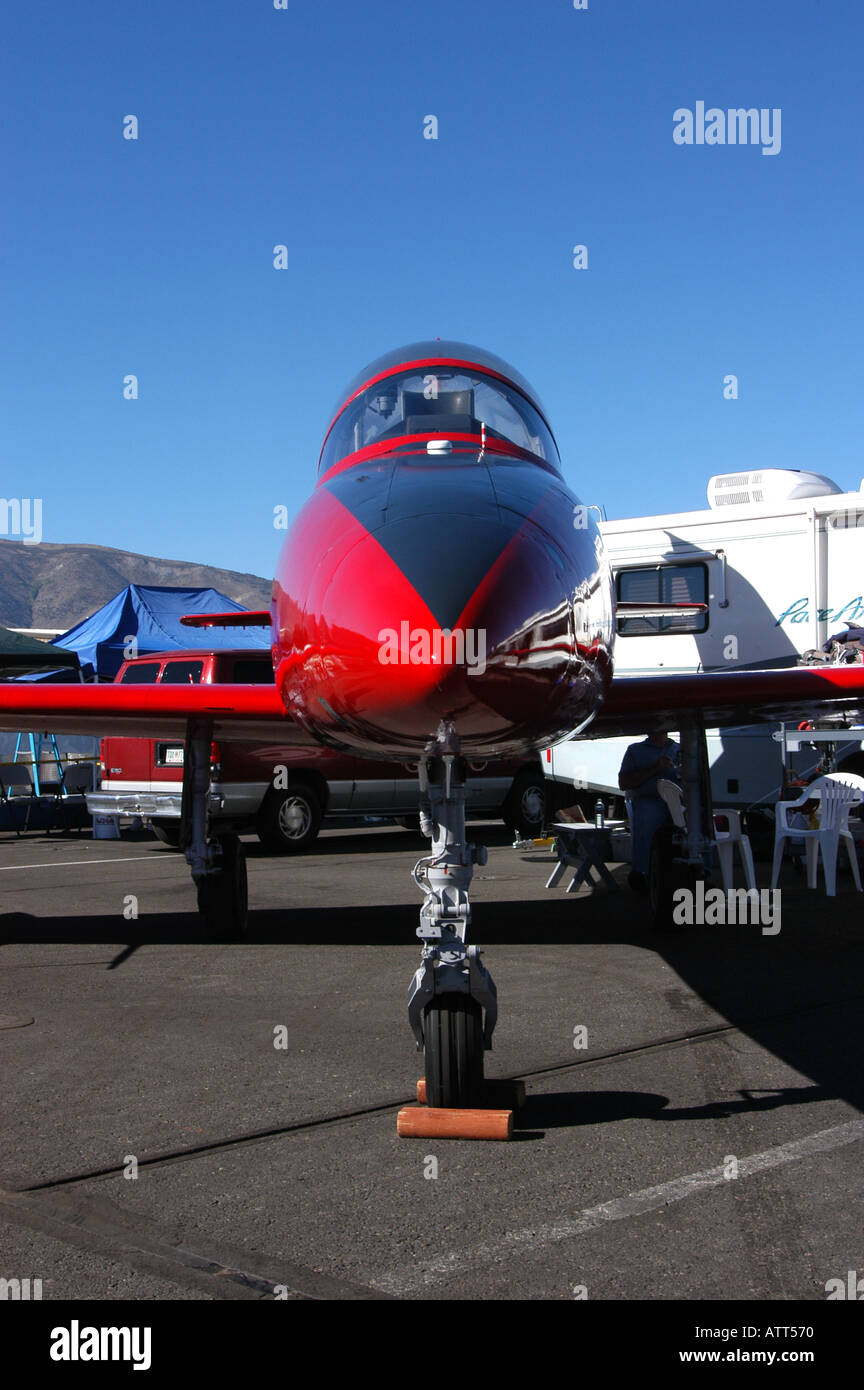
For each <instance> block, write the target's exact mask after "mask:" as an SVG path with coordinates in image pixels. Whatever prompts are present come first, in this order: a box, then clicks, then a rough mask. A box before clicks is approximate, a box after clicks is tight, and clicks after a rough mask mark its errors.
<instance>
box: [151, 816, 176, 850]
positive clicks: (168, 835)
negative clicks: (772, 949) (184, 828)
mask: <svg viewBox="0 0 864 1390" xmlns="http://www.w3.org/2000/svg"><path fill="white" fill-rule="evenodd" d="M150 829H151V830H152V831H153V834H154V835H155V836H156V839H157V840H161V842H162V844H163V845H170V847H171V849H179V848H180V822H179V820H178V821H175V820H151V822H150Z"/></svg>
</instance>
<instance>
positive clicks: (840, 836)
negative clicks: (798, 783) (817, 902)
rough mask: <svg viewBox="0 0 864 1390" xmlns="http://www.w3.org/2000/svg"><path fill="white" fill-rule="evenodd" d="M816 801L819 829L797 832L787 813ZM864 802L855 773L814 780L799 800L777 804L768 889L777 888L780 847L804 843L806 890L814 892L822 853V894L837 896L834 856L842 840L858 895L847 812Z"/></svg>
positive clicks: (862, 785)
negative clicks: (786, 843)
mask: <svg viewBox="0 0 864 1390" xmlns="http://www.w3.org/2000/svg"><path fill="white" fill-rule="evenodd" d="M816 799H818V801H819V827H818V829H816V830H799V829H798V828H797V826H794V825H790V824H789V813H790V811H799V810H800V809H801V807H802V806H804V805H805V804H806V803H807V802H808V801H811V800H816ZM862 801H864V777H859V776H858V775H857V773H854V772H829V773H828V774H827V776H825V777H817V779H816V781H815V782H811V783H810V785H809V787H805V789H804V791H803V792H802V793H801V795H800V796H799V797H798V799H797V801H778V802H777V805H776V807H775V808H774V809H775V813H776V817H777V820H776V824H775V828H774V864H773V867H772V870H771V887H772V888H776V887H777V880H778V878H779V877H780V865H781V863H782V862H783V847H784V844H785V842H786V840H803V841H804V843H805V845H806V847H807V887H808V888H815V887H816V879H817V876H818V872H819V851H820V850H821V851H822V869H823V871H824V874H825V892H826V894H827V896H828V897H829V898H834V897H836V896H837V855H838V852H839V849H840V841H841V840H842V841H843V843H844V845H845V846H846V853H847V854H848V856H849V864H850V867H851V869H852V877H853V879H854V880H855V887H856V888H857V889H858V892H859V893H860V892H861V875H860V873H859V871H858V855H857V852H856V849H855V840H854V838H853V836H852V832H851V830H850V829H849V812H850V811H851V810H852V808H853V807H854V806H860V804H861V802H862Z"/></svg>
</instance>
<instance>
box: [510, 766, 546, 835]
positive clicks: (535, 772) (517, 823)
mask: <svg viewBox="0 0 864 1390" xmlns="http://www.w3.org/2000/svg"><path fill="white" fill-rule="evenodd" d="M501 819H502V820H503V821H504V824H505V825H506V826H507V829H508V830H510V831H512V832H514V833H516V832H518V834H519V835H521V836H522V837H523V838H525V839H530V838H532V837H534V836H537V835H540V834H541V833H542V831H543V827H544V825H545V823H546V778H545V777H544V776H543V773H542V771H541V769H540V768H539V767H538V768H536V769H535V768H526V770H525V771H524V772H520V773H519V774H518V776H517V777H514V779H513V785H512V787H511V788H510V791H509V792H508V794H507V800H506V801H505V802H504V806H503V809H502V812H501Z"/></svg>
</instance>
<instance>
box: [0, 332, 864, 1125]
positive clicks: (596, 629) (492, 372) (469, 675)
mask: <svg viewBox="0 0 864 1390" xmlns="http://www.w3.org/2000/svg"><path fill="white" fill-rule="evenodd" d="M318 473H319V476H318V480H317V484H316V487H315V489H314V491H313V493H312V496H311V497H310V499H309V501H308V502H307V504H306V505H305V506H304V507H303V509H302V510H301V512H300V513H299V515H298V517H297V519H296V521H295V523H294V525H293V527H292V528H291V530H290V531H289V532H288V534H287V536H286V539H285V542H284V546H283V549H282V554H281V557H280V559H279V562H278V566H277V570H276V575H275V578H274V581H273V591H272V601H271V608H270V611H269V612H266V613H240V614H226V615H218V614H213V615H198V616H196V617H194V618H190V619H188V620H187V621H188V622H189V623H190V625H195V626H207V625H216V624H219V625H223V626H248V625H250V624H259V625H262V626H264V625H266V626H267V627H269V628H270V629H271V636H272V657H273V668H274V674H275V682H274V685H273V686H272V688H271V687H266V686H261V685H256V686H248V687H247V686H217V685H209V686H188V687H186V686H123V685H117V686H115V685H110V686H99V685H97V686H87V685H69V686H57V685H52V686H50V687H42V688H40V687H38V686H27V687H26V688H24V687H22V686H14V685H9V684H7V685H2V686H0V727H2V728H5V729H11V730H27V729H28V728H29V729H34V730H38V729H44V728H51V729H53V730H55V731H56V732H60V733H63V732H66V733H79V734H80V733H85V734H87V733H99V734H127V735H136V734H139V735H147V736H150V737H160V738H161V737H166V738H183V739H184V740H185V743H186V757H185V763H184V773H183V778H184V781H183V789H184V797H183V800H184V805H183V817H182V822H181V843H182V846H183V848H184V851H185V855H186V859H187V861H188V863H189V866H190V869H191V872H192V877H193V880H194V881H195V883H196V886H197V893H198V906H199V911H200V913H201V915H202V917H203V919H204V922H205V925H206V928H207V930H208V932H209V933H210V934H211V935H212V936H213V937H215V938H217V939H229V938H231V937H232V936H235V935H237V934H238V933H239V932H240V931H242V928H243V925H244V922H245V919H246V913H247V887H246V868H245V860H244V856H243V849H242V845H241V844H240V842H239V840H238V839H237V837H236V836H225V835H223V836H222V837H221V838H217V837H216V835H215V834H214V833H213V831H212V830H211V827H210V825H209V823H208V810H207V792H208V787H209V773H210V763H209V759H210V747H211V742H212V741H213V740H214V739H221V740H231V739H234V740H246V741H254V742H261V741H264V740H266V741H273V742H274V743H277V744H282V745H297V746H309V745H315V744H326V745H329V746H332V747H335V748H340V749H346V750H351V751H354V752H355V753H358V754H360V755H362V756H363V757H381V758H385V759H389V760H392V759H394V758H398V759H401V760H404V761H405V762H407V763H411V764H416V767H417V773H418V784H419V785H418V795H419V804H420V815H421V828H422V829H423V830H424V832H425V834H426V835H427V836H428V837H429V838H430V839H431V847H430V853H429V854H428V855H427V856H425V857H424V858H422V859H421V860H420V861H419V863H418V864H417V865H416V866H415V868H414V880H415V882H416V884H417V886H418V888H419V889H420V891H421V893H422V894H423V903H422V906H421V909H420V926H419V927H418V928H417V936H418V937H419V939H420V941H421V943H422V956H421V963H420V966H419V968H418V970H417V972H416V974H415V976H414V978H413V981H412V983H411V987H410V994H409V1021H410V1024H411V1028H412V1030H413V1033H414V1037H415V1040H416V1043H417V1046H418V1048H420V1049H422V1050H423V1051H424V1053H425V1070H426V1087H427V1099H428V1101H429V1103H430V1104H431V1105H439V1106H466V1105H470V1104H471V1101H472V1100H473V1099H474V1098H476V1096H477V1093H478V1089H479V1087H480V1084H481V1082H482V1073H483V1053H484V1051H485V1050H486V1049H488V1048H489V1047H490V1046H491V1041H492V1032H493V1029H494V1027H495V1022H496V1017H497V1000H496V993H495V986H494V984H493V982H492V978H491V975H490V974H489V971H488V969H487V968H486V966H485V965H484V963H483V962H482V960H481V957H480V952H479V951H478V948H477V947H476V946H474V945H471V944H469V943H468V941H467V934H468V926H469V922H470V902H469V885H470V881H471V877H472V873H473V866H474V864H475V863H481V864H482V863H484V862H485V850H484V849H483V847H480V846H475V845H472V844H469V843H468V842H467V840H466V835H465V793H464V782H465V774H466V768H467V766H468V764H469V763H471V762H476V761H487V760H493V759H495V758H502V757H503V758H510V757H513V756H518V755H522V754H528V753H531V752H533V751H534V750H536V749H537V748H539V747H542V746H544V745H547V744H550V743H554V742H556V741H557V740H559V739H561V738H564V737H566V736H568V735H571V734H573V733H574V732H575V733H577V734H580V735H582V736H584V737H604V736H608V735H612V734H625V733H634V734H637V733H638V734H644V733H646V732H649V731H650V730H651V729H652V728H655V727H658V726H659V725H660V724H663V725H665V726H666V727H668V728H673V729H676V730H678V731H679V732H680V737H681V745H682V781H683V786H684V795H685V805H686V808H687V831H686V834H684V835H683V836H681V837H680V842H679V843H678V844H677V845H676V846H675V851H674V854H672V853H671V851H670V850H669V848H668V841H664V844H666V849H665V850H663V851H662V852H661V850H660V849H658V853H657V856H656V870H655V865H654V864H653V863H652V875H651V879H652V897H653V902H654V908H655V912H658V913H662V911H663V905H664V902H668V900H669V898H670V896H671V888H672V885H673V884H674V883H675V882H680V881H685V880H686V879H687V877H688V875H689V876H690V877H692V876H693V875H694V874H695V875H697V876H701V875H704V874H705V873H706V872H707V871H708V870H709V869H710V844H711V839H712V835H711V821H710V810H711V806H710V784H709V780H708V771H707V759H706V756H705V742H704V730H705V728H706V726H707V727H722V726H728V725H742V724H749V723H757V722H763V721H769V720H770V721H776V720H779V719H782V718H786V719H792V718H795V719H798V720H800V719H804V718H812V717H821V718H825V717H826V716H828V717H831V718H834V719H836V720H837V721H843V720H845V721H850V720H854V719H858V720H860V719H861V717H862V713H864V668H861V667H848V666H847V667H837V668H824V667H823V668H809V669H804V668H802V669H796V670H785V671H778V670H771V671H736V672H729V673H723V674H713V673H709V674H699V675H669V676H666V675H658V676H650V677H629V678H626V679H615V677H614V667H613V657H614V636H615V623H616V615H617V617H624V616H626V617H635V616H640V615H643V614H651V615H656V614H667V615H668V614H673V615H674V614H676V613H677V614H679V615H680V613H681V612H682V611H686V610H687V609H688V608H693V607H699V605H664V604H644V605H637V604H631V605H625V604H620V603H619V604H617V605H616V602H615V595H614V588H613V582H612V575H611V572H610V568H609V564H608V560H607V558H606V555H605V551H604V546H603V541H602V537H601V536H600V533H599V531H598V529H597V525H596V523H595V521H594V519H593V517H592V515H591V511H590V509H589V508H586V507H585V506H584V505H583V504H582V503H581V502H580V501H579V499H578V498H577V497H576V496H575V495H574V494H573V493H571V491H570V490H569V488H568V487H567V485H566V483H565V481H564V477H563V474H562V468H561V461H560V458H559V454H558V448H557V445H556V443H555V439H554V436H553V433H552V429H551V426H550V423H549V420H548V416H547V413H546V410H545V409H544V407H543V405H542V403H541V401H540V399H539V397H538V396H537V394H536V393H535V391H534V390H533V389H532V387H531V386H530V385H529V384H528V382H527V381H526V380H525V379H524V377H523V376H521V374H520V373H519V372H518V371H517V370H516V369H515V368H513V367H511V366H510V365H509V364H508V363H506V362H504V361H502V360H501V359H500V358H498V357H496V356H495V355H494V354H492V353H490V352H487V351H485V350H483V349H481V348H477V347H472V346H470V345H468V344H465V343H456V342H440V341H435V342H423V343H415V344H412V345H410V346H408V347H405V348H400V349H398V350H396V351H394V352H390V353H388V354H387V355H386V356H384V357H381V358H379V359H378V360H377V361H375V362H373V363H372V364H371V365H370V366H369V367H367V368H365V369H364V371H362V372H361V373H360V374H359V376H358V377H357V378H356V379H355V380H354V381H353V382H352V383H351V384H350V385H349V387H348V388H347V389H346V390H345V392H343V394H342V396H341V397H340V399H339V401H338V403H337V408H336V409H335V411H334V414H333V418H332V420H331V423H330V425H329V428H328V429H327V433H326V436H325V439H324V444H323V447H322V450H321V455H320V459H319V465H318Z"/></svg>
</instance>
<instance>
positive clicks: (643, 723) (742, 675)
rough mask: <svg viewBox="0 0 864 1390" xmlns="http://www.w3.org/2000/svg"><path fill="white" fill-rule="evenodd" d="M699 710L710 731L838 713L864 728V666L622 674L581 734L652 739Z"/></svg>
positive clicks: (842, 721)
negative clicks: (656, 731)
mask: <svg viewBox="0 0 864 1390" xmlns="http://www.w3.org/2000/svg"><path fill="white" fill-rule="evenodd" d="M694 710H696V711H698V712H699V713H700V714H701V715H702V716H703V717H704V720H705V727H706V728H708V729H718V728H720V729H724V728H726V729H728V728H734V727H737V726H739V725H741V726H743V725H748V724H778V723H780V722H785V723H792V722H794V723H796V724H797V723H800V722H801V721H802V720H804V719H819V720H825V719H826V718H831V717H833V716H836V717H837V720H838V723H840V724H864V666H795V667H791V668H786V669H783V670H776V669H774V670H769V671H716V672H715V671H705V672H698V673H692V674H691V673H689V672H687V673H685V674H680V675H679V674H670V675H662V676H619V677H616V678H615V679H614V680H613V681H612V688H611V690H610V692H609V695H608V696H607V698H606V700H605V701H604V703H603V705H602V706H601V709H600V712H599V713H598V714H597V715H596V717H595V718H594V719H593V720H592V722H591V724H590V725H589V726H588V727H587V728H586V729H584V730H583V731H582V733H581V734H580V737H581V738H611V737H613V736H615V735H619V734H649V733H651V731H652V730H653V729H655V728H657V727H658V726H660V725H663V724H665V725H666V727H668V728H670V729H673V730H674V729H677V728H679V723H678V722H677V721H679V720H680V718H681V715H682V713H683V712H688V713H690V712H692V711H694Z"/></svg>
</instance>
